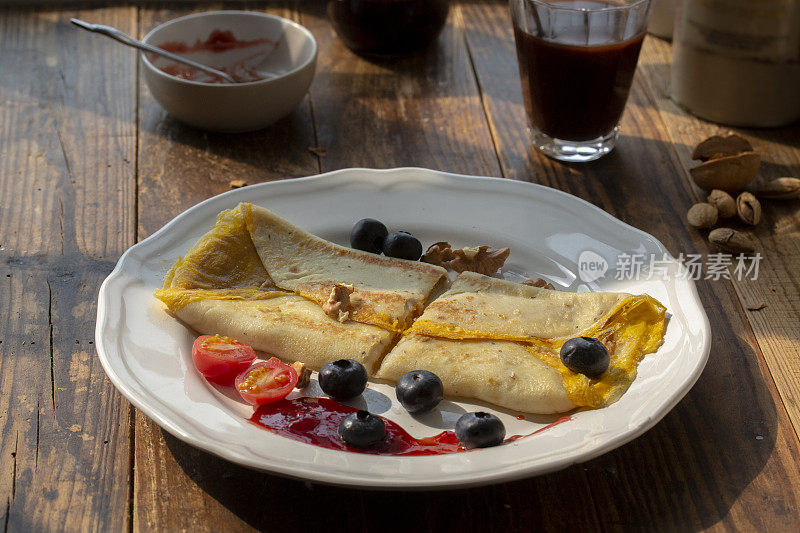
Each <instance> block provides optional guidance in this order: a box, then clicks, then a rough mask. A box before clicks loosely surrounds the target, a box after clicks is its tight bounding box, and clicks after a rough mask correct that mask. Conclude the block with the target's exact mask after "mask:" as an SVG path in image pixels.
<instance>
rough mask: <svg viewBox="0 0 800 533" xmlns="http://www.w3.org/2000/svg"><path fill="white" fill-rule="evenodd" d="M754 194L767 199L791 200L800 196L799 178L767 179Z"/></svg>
mask: <svg viewBox="0 0 800 533" xmlns="http://www.w3.org/2000/svg"><path fill="white" fill-rule="evenodd" d="M756 196H758V197H759V198H766V199H768V200H791V199H792V198H797V197H798V196H800V180H799V179H797V178H778V179H774V180H772V181H768V182H767V183H765V184H764V185H762V186H761V187H760V188H759V189H758V190H757V191H756Z"/></svg>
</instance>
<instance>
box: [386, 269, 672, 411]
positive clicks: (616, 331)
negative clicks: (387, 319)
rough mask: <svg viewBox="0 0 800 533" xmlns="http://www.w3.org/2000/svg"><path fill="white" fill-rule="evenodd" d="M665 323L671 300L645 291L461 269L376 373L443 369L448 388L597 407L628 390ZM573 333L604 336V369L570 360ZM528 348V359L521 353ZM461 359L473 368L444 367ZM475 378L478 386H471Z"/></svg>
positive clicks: (515, 405) (509, 400)
mask: <svg viewBox="0 0 800 533" xmlns="http://www.w3.org/2000/svg"><path fill="white" fill-rule="evenodd" d="M664 327H665V308H664V307H663V306H662V305H661V304H660V303H658V302H657V301H656V300H655V299H653V298H651V297H650V296H647V295H643V296H634V295H629V294H625V293H601V292H590V293H565V292H560V291H553V290H549V289H542V288H536V287H530V286H525V285H521V284H517V283H512V282H508V281H504V280H499V279H495V278H490V277H487V276H482V275H480V274H475V273H471V272H470V273H464V274H461V275H460V276H459V277H458V278H457V279H456V281H455V282H454V284H453V286H452V287H451V289H450V290H449V291H447V292H446V293H444V294H443V295H442V296H441V297H439V298H438V299H437V300H436V301H434V302H433V303H432V304H431V305H430V306H429V307H428V308H427V309H426V310H425V312H424V313H423V315H422V316H421V317H420V318H419V319H418V320H417V321H416V322H415V323H414V325H413V326H412V327H411V328H410V329H409V331H408V332H407V335H408V337H407V338H405V339H403V341H401V343H399V344H398V345H397V346H396V347H395V349H393V350H392V351H391V352H390V353H389V354H388V355H387V356H386V357H385V358H384V360H383V362H382V364H381V366H380V368H379V370H378V373H377V376H378V377H380V378H386V379H396V376H400V375H402V374H403V373H405V372H408V371H411V370H416V369H423V370H430V371H432V372H434V373H437V374H438V373H439V372H444V373H445V374H446V375H448V376H450V377H451V379H453V382H452V383H450V382H448V381H446V380H445V378H444V377H443V378H442V382H443V383H444V387H445V392H446V393H447V394H454V395H459V396H467V397H471V398H476V399H479V400H483V401H487V402H491V403H495V404H497V405H501V406H504V407H508V408H511V409H517V410H521V411H527V412H532V413H552V412H561V411H564V410H568V409H570V408H573V407H592V408H594V407H601V406H604V405H608V404H610V403H613V402H614V401H616V400H617V399H618V398H619V397H620V396H621V395H622V394H623V393H624V392H625V390H627V388H628V386H630V384H631V382H632V381H633V380H634V378H635V377H636V367H637V365H638V363H639V361H640V360H641V359H642V358H643V357H644V355H645V354H647V353H650V352H653V351H655V350H656V349H658V347H659V346H660V344H661V342H662V339H663V333H664ZM574 337H591V338H596V339H599V340H600V341H601V342H602V343H603V344H604V345H605V347H606V349H607V351H608V353H609V359H610V362H609V367H608V370H606V371H605V372H603V373H602V374H601V375H600V376H598V377H596V378H590V377H588V376H586V375H584V374H581V373H578V372H574V371H572V370H570V369H569V368H567V367H566V366H565V365H564V364H563V362H562V361H561V358H560V354H559V352H560V350H561V347H562V346H563V345H564V343H565V342H566V341H567V340H569V339H571V338H574ZM487 342H489V343H494V344H489V346H491V347H492V348H491V349H488V348H487V344H486V343H487ZM522 352H525V353H527V354H528V357H529V359H524V358H523V359H520V354H521V353H522ZM459 360H460V361H463V366H471V367H474V368H475V369H476V370H475V371H473V369H472V368H470V369H466V368H456V369H449V370H448V369H447V367H450V366H452V365H454V364H456V365H458V363H455V361H459ZM520 361H524V363H523V364H520ZM515 367H519V368H520V369H522V372H521V373H520V372H519V371H517V370H515ZM489 368H496V369H497V372H494V371H491V372H490V371H489V370H488V369H489ZM512 373H513V378H512V377H511V376H512ZM554 376H560V380H556V381H557V382H558V386H552V385H553V383H554V382H553V378H554ZM469 380H473V381H474V385H472V386H465V383H466V382H468V381H469ZM519 380H522V381H524V382H525V383H523V384H519V383H517V381H519ZM493 382H499V383H502V384H503V385H498V386H494V383H493ZM542 383H547V384H549V385H550V386H541V384H542ZM490 385H492V386H490ZM451 388H452V390H451ZM564 398H567V399H568V400H569V405H565V403H564V401H563V400H564Z"/></svg>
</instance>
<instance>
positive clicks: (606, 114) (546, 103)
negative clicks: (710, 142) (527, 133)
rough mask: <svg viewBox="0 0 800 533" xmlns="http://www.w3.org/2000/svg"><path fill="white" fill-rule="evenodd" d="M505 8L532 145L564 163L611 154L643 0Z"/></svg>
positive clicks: (558, 0)
mask: <svg viewBox="0 0 800 533" xmlns="http://www.w3.org/2000/svg"><path fill="white" fill-rule="evenodd" d="M511 9H512V18H513V24H514V38H515V40H516V44H517V58H518V60H519V69H520V77H521V81H522V95H523V100H524V101H525V110H526V111H527V115H528V121H529V124H530V128H531V136H532V139H533V142H534V144H535V145H536V146H537V148H539V149H540V150H542V151H543V152H544V153H546V154H547V155H549V156H551V157H554V158H556V159H560V160H564V161H591V160H593V159H597V158H598V157H602V156H603V155H605V154H607V153H608V152H610V151H611V150H612V149H613V147H614V144H615V143H616V138H617V131H618V124H619V120H620V118H621V117H622V112H623V110H624V109H625V102H626V101H627V99H628V92H629V91H630V87H631V82H632V81H633V74H634V72H635V70H636V62H637V60H638V58H639V51H640V50H641V47H642V41H643V40H644V33H645V28H646V24H647V14H648V11H649V0H636V1H628V0H606V1H601V0H547V1H545V0H511Z"/></svg>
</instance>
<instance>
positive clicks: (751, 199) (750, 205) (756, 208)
mask: <svg viewBox="0 0 800 533" xmlns="http://www.w3.org/2000/svg"><path fill="white" fill-rule="evenodd" d="M736 212H737V213H738V214H739V218H740V219H742V222H744V223H745V224H750V225H751V226H755V225H756V224H758V223H759V222H761V204H760V203H759V201H758V200H757V199H756V197H755V196H753V195H752V194H751V193H749V192H743V193H742V194H740V195H739V197H738V198H736Z"/></svg>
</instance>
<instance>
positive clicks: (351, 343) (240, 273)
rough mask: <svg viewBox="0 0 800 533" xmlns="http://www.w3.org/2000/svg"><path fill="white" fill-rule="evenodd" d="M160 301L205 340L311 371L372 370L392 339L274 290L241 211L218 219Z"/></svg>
mask: <svg viewBox="0 0 800 533" xmlns="http://www.w3.org/2000/svg"><path fill="white" fill-rule="evenodd" d="M155 295H156V297H157V298H159V299H160V300H161V301H163V302H164V303H165V304H166V305H167V307H168V308H169V310H170V311H171V312H172V313H173V314H174V315H175V316H177V317H178V318H179V319H181V320H182V321H183V322H184V323H186V324H188V325H189V326H191V327H192V328H194V329H195V330H197V331H198V332H200V333H205V334H210V335H215V334H220V335H225V336H228V337H234V338H237V339H239V340H242V341H245V342H247V343H249V344H251V345H252V346H253V347H254V348H255V349H258V350H263V351H265V352H269V353H271V354H274V355H276V356H278V357H280V358H281V359H284V360H286V361H301V362H303V363H306V364H307V365H309V366H310V367H313V368H319V367H320V366H322V365H324V364H325V363H327V362H328V361H331V360H334V359H339V358H341V357H347V358H350V359H354V360H356V361H359V362H361V363H362V364H363V365H364V366H365V367H366V368H367V369H372V368H373V366H374V364H375V362H376V361H377V360H378V359H379V358H380V356H381V355H382V354H383V353H384V352H385V350H386V348H387V346H388V345H389V343H390V342H391V340H392V337H393V333H392V332H389V331H386V330H384V329H381V328H378V327H375V326H371V325H367V324H360V323H358V322H354V321H348V322H346V323H342V322H339V321H338V320H336V319H335V318H332V317H330V316H328V315H327V314H325V312H324V311H323V310H322V308H321V307H320V306H319V305H318V304H317V303H315V302H313V301H311V300H308V299H307V298H304V297H303V296H299V295H296V294H292V293H291V292H287V291H282V290H279V289H277V288H276V287H275V284H274V283H273V281H272V279H271V278H270V276H269V274H268V273H267V270H266V269H265V268H264V266H263V264H262V263H261V259H260V258H259V256H258V254H257V253H256V250H255V247H254V246H253V242H252V240H251V238H250V233H249V232H248V231H247V227H246V224H245V219H244V216H243V213H242V209H241V207H237V208H236V209H232V210H229V211H223V212H222V213H221V214H220V215H219V217H218V220H217V223H216V224H215V225H214V227H213V228H212V229H211V231H209V232H208V233H207V234H206V235H204V236H203V237H202V238H201V239H200V240H199V241H198V242H197V244H195V245H194V246H193V247H192V248H191V249H190V250H189V251H188V252H187V254H186V255H185V256H184V257H183V258H180V259H178V261H177V262H176V263H175V265H174V266H173V267H172V268H171V269H170V271H169V272H168V273H167V275H166V277H165V279H164V286H163V287H162V288H161V289H159V290H158V291H156V293H155Z"/></svg>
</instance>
